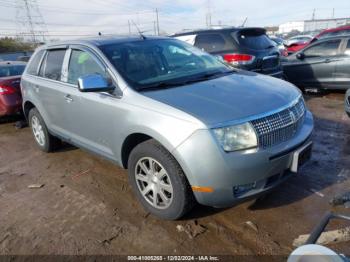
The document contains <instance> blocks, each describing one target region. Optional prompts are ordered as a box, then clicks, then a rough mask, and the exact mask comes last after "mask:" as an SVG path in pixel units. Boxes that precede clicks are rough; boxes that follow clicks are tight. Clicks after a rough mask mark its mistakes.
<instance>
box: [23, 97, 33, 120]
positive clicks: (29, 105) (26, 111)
mask: <svg viewBox="0 0 350 262" xmlns="http://www.w3.org/2000/svg"><path fill="white" fill-rule="evenodd" d="M33 108H36V106H35V105H34V104H33V103H32V102H30V101H26V102H24V105H23V112H24V116H25V118H26V119H27V120H28V115H29V111H30V110H31V109H33Z"/></svg>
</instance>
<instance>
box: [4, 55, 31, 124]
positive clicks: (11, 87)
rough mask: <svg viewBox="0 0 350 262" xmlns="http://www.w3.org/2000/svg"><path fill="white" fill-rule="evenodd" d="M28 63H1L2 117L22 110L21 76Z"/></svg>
mask: <svg viewBox="0 0 350 262" xmlns="http://www.w3.org/2000/svg"><path fill="white" fill-rule="evenodd" d="M25 66H26V63H24V62H0V117H1V116H5V115H12V114H16V113H18V112H21V110H22V95H21V89H20V82H21V75H22V73H23V71H24V68H25Z"/></svg>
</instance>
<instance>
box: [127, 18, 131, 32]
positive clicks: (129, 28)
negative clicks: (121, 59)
mask: <svg viewBox="0 0 350 262" xmlns="http://www.w3.org/2000/svg"><path fill="white" fill-rule="evenodd" d="M128 27H129V35H131V25H130V20H128Z"/></svg>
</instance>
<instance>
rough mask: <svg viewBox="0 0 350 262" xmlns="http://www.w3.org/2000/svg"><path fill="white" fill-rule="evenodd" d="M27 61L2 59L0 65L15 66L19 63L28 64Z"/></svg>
mask: <svg viewBox="0 0 350 262" xmlns="http://www.w3.org/2000/svg"><path fill="white" fill-rule="evenodd" d="M26 64H27V63H26V62H22V61H0V66H9V65H13V66H17V65H24V66H25V65H26Z"/></svg>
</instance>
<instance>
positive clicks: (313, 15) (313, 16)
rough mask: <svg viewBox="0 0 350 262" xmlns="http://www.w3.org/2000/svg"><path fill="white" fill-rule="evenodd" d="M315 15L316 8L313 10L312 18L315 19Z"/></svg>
mask: <svg viewBox="0 0 350 262" xmlns="http://www.w3.org/2000/svg"><path fill="white" fill-rule="evenodd" d="M315 15H316V8H314V10H313V12H312V19H311V20H315Z"/></svg>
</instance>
